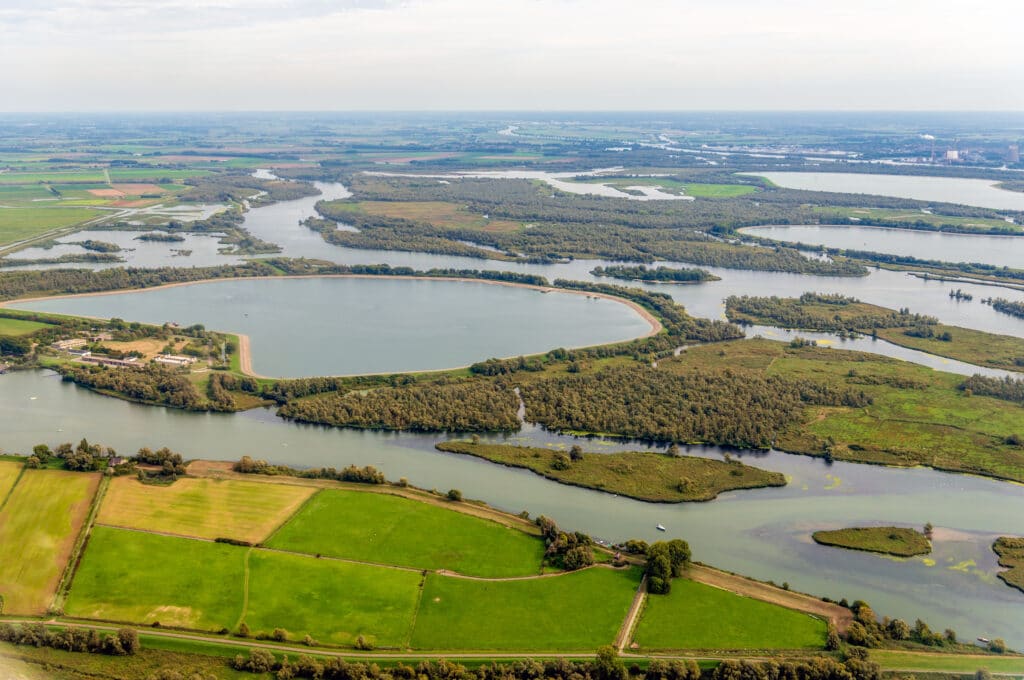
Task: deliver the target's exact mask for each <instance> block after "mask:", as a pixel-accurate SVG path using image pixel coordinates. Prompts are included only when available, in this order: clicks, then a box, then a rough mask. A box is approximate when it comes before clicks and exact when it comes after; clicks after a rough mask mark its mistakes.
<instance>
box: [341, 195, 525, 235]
mask: <svg viewBox="0 0 1024 680" xmlns="http://www.w3.org/2000/svg"><path fill="white" fill-rule="evenodd" d="M337 205H338V206H339V207H340V206H348V205H350V206H352V207H351V208H349V209H350V210H352V211H353V212H360V213H364V214H366V215H375V216H379V217H393V218H398V219H403V220H412V221H414V222H428V223H430V224H433V225H435V226H438V227H447V228H452V229H479V230H481V231H496V232H510V231H519V230H520V229H522V228H523V225H522V224H520V223H519V222H513V221H510V220H492V219H488V218H486V217H484V216H483V215H480V214H477V213H474V212H470V211H469V210H468V209H466V207H465V206H461V205H458V204H456V203H446V202H444V201H359V202H358V203H339V204H337Z"/></svg>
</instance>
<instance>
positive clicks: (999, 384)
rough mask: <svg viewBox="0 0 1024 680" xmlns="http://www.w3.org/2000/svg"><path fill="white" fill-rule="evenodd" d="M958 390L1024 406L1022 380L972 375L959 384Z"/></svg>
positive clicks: (1008, 377)
mask: <svg viewBox="0 0 1024 680" xmlns="http://www.w3.org/2000/svg"><path fill="white" fill-rule="evenodd" d="M960 389H961V390H963V391H964V392H965V393H967V394H981V395H984V396H986V397H995V398H996V399H1003V400H1005V401H1014V402H1017V403H1018V404H1024V379H1022V378H1011V377H1010V376H1004V377H1002V378H994V377H989V376H986V375H978V374H977V373H976V374H974V375H972V376H971V377H970V378H968V379H967V380H965V381H963V382H962V383H960Z"/></svg>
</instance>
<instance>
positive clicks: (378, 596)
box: [244, 550, 423, 647]
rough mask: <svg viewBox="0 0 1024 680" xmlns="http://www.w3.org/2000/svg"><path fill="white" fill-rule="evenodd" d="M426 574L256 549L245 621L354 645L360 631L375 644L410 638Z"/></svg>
mask: <svg viewBox="0 0 1024 680" xmlns="http://www.w3.org/2000/svg"><path fill="white" fill-rule="evenodd" d="M422 578H423V575H422V574H421V573H419V572H416V571H406V570H400V569H389V568H387V567H374V566H370V565H365V564H353V563H351V562H339V561H336V560H330V559H317V558H315V557H306V556H303V555H288V554H284V553H275V552H271V551H266V550H253V551H252V553H251V554H250V556H249V604H248V609H247V610H246V612H245V616H244V618H245V622H246V624H247V625H248V626H249V627H250V628H251V629H252V631H253V633H254V634H257V633H259V632H265V633H268V634H269V633H271V632H272V631H273V630H274V629H275V628H283V629H285V630H287V631H288V633H289V638H290V639H293V640H301V639H302V638H303V637H304V636H305V635H306V634H307V633H308V634H310V635H312V636H313V637H314V638H315V639H317V640H319V641H321V642H324V643H330V644H341V645H351V644H352V643H354V642H355V639H356V638H357V637H358V636H359V635H363V636H365V638H366V639H367V640H369V641H371V642H372V643H373V644H374V646H376V647H399V646H403V645H405V644H406V643H407V642H408V638H409V633H410V632H411V629H412V621H413V613H414V611H415V609H416V600H417V599H418V597H419V586H420V581H421V580H422Z"/></svg>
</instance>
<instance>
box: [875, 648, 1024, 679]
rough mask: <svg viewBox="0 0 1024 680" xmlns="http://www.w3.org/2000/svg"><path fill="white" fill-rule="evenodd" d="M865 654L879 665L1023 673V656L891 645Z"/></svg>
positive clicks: (970, 671)
mask: <svg viewBox="0 0 1024 680" xmlns="http://www.w3.org/2000/svg"><path fill="white" fill-rule="evenodd" d="M869 658H870V659H871V660H872V661H874V662H875V663H877V664H880V665H881V666H882V667H883V668H901V669H902V668H907V669H910V668H912V669H915V670H920V671H935V672H947V673H968V674H971V675H973V674H974V672H975V671H977V670H978V669H979V668H986V669H988V670H989V671H990V672H992V673H1005V674H1013V675H1017V676H1021V675H1024V656H994V655H980V654H979V655H971V654H929V653H927V652H905V651H902V650H895V649H872V650H871V651H870V652H869Z"/></svg>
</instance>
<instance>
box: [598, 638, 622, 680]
mask: <svg viewBox="0 0 1024 680" xmlns="http://www.w3.org/2000/svg"><path fill="white" fill-rule="evenodd" d="M594 676H595V677H596V678H597V680H626V678H627V677H628V673H627V672H626V665H625V664H624V663H622V660H621V659H619V652H618V651H617V650H616V649H615V648H614V647H612V646H611V645H605V646H604V647H601V648H599V649H598V650H597V659H596V660H595V662H594Z"/></svg>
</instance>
